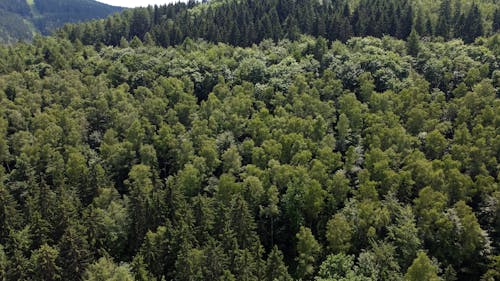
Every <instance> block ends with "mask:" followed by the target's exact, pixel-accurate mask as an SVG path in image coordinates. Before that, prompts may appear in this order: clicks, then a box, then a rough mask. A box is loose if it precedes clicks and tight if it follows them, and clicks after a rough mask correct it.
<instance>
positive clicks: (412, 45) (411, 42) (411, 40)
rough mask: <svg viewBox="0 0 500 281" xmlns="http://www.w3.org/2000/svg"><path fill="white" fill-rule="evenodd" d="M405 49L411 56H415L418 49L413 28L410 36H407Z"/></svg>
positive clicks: (417, 38) (416, 34) (417, 39)
mask: <svg viewBox="0 0 500 281" xmlns="http://www.w3.org/2000/svg"><path fill="white" fill-rule="evenodd" d="M406 49H407V50H408V54H409V55H410V56H413V57H416V56H417V55H418V53H419V51H420V43H419V37H418V33H417V31H416V30H415V29H412V30H411V33H410V36H408V40H407V42H406Z"/></svg>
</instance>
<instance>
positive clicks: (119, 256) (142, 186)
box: [0, 10, 500, 281]
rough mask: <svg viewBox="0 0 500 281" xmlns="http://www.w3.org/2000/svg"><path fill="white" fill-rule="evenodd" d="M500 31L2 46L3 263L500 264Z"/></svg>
mask: <svg viewBox="0 0 500 281" xmlns="http://www.w3.org/2000/svg"><path fill="white" fill-rule="evenodd" d="M144 11H145V10H144ZM499 40H500V38H499V36H498V35H496V36H493V37H490V38H481V39H478V40H476V42H475V43H474V44H464V43H463V42H462V41H461V40H453V41H449V42H446V43H442V42H441V43H440V42H431V41H429V42H427V41H422V40H420V39H419V37H418V34H417V32H412V35H411V36H410V38H409V39H408V41H407V42H405V41H402V40H398V39H395V38H391V37H383V38H373V37H365V38H359V37H356V38H352V39H349V40H347V41H346V43H341V42H340V41H335V42H333V43H329V42H328V41H327V40H325V39H323V38H321V37H319V38H317V39H315V38H312V37H307V36H301V37H299V38H298V40H296V41H288V40H281V41H279V42H273V41H272V40H264V41H263V42H262V43H260V44H258V45H254V46H252V47H251V48H241V47H231V46H229V45H226V44H223V43H219V44H212V43H207V42H205V41H201V40H197V41H193V40H191V39H187V40H185V41H184V42H183V44H181V45H179V46H177V47H175V48H174V47H169V48H161V47H157V46H154V44H155V41H154V40H144V41H145V42H141V40H139V39H138V38H137V37H136V38H134V39H133V40H131V42H127V41H125V40H124V39H122V40H121V41H122V42H121V47H103V46H100V45H99V44H97V45H96V46H85V45H82V44H81V43H80V42H75V43H71V42H70V41H68V40H66V39H61V38H55V37H48V38H36V39H35V40H34V42H33V44H17V45H15V46H10V47H0V104H1V106H0V163H1V164H2V165H1V166H0V177H1V181H0V280H269V281H271V280H292V278H293V279H302V280H480V279H482V280H495V279H496V280H498V277H499V276H500V253H499V249H500V248H499V247H500V233H499V229H500V191H499V170H500V166H499V158H500V134H499V130H500V99H499V98H498V97H499V92H498V89H499V88H498V87H499V86H500V71H499V67H498V66H499V65H498V64H499V60H498V58H499V54H500V43H499V42H500V41H499ZM408 54H412V56H410V55H408Z"/></svg>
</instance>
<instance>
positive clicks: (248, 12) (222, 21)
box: [61, 0, 500, 47]
mask: <svg viewBox="0 0 500 281" xmlns="http://www.w3.org/2000/svg"><path fill="white" fill-rule="evenodd" d="M495 1H496V0H481V1H472V3H470V2H471V1H463V0H439V1H428V0H427V1H416V0H359V1H348V0H321V1H319V0H212V1H208V2H207V3H200V2H196V1H193V0H191V1H189V2H188V3H177V4H171V5H163V6H154V7H153V6H150V7H148V8H137V9H132V10H127V11H125V12H124V13H121V14H117V15H114V16H112V17H109V18H107V19H105V20H97V21H94V22H89V23H86V24H85V25H81V24H78V25H68V26H66V27H65V28H64V30H63V31H61V36H63V37H65V38H69V39H70V40H72V41H76V40H79V41H81V42H83V43H84V44H99V43H104V44H105V45H114V46H118V45H120V39H121V38H122V37H123V38H125V39H127V40H131V39H132V38H133V37H135V36H137V37H138V38H139V39H141V40H146V39H147V40H152V41H154V42H156V43H157V44H159V45H161V46H164V47H166V46H171V45H177V44H180V43H182V42H183V41H184V39H185V38H187V37H189V38H204V39H206V40H208V41H210V42H225V43H230V44H232V45H237V46H251V45H252V44H254V43H259V42H261V41H262V40H263V39H268V38H271V39H274V40H275V41H277V40H279V39H283V38H288V39H290V40H296V39H297V38H298V36H299V34H310V35H313V36H322V37H324V38H326V39H328V40H340V41H342V42H345V41H346V40H347V39H349V38H351V37H353V36H376V37H382V36H383V35H390V36H393V37H396V38H400V39H406V38H407V36H408V35H409V34H410V32H411V29H412V26H413V27H414V28H415V29H416V31H417V32H418V33H419V34H420V35H421V36H427V37H431V36H439V37H441V38H444V39H450V38H462V39H463V40H464V41H465V42H473V41H474V39H475V38H477V37H479V36H482V35H487V36H489V35H492V34H494V33H495V32H498V31H499V30H500V29H499V25H500V18H499V16H500V15H499V13H500V10H499V9H500V8H499V7H498V2H495ZM205 2H206V1H205ZM436 4H438V6H436Z"/></svg>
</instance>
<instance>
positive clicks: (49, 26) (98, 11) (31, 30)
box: [0, 0, 122, 43]
mask: <svg viewBox="0 0 500 281" xmlns="http://www.w3.org/2000/svg"><path fill="white" fill-rule="evenodd" d="M121 10H122V9H121V8H119V7H113V6H109V5H106V4H103V3H100V2H97V1H93V0H2V1H0V43H13V42H17V41H19V40H31V39H32V38H33V35H34V34H36V33H41V34H45V35H47V34H49V33H51V32H52V31H54V30H55V29H56V28H59V27H61V26H63V25H64V24H65V23H68V22H79V21H84V20H90V19H96V18H104V17H106V16H108V15H110V14H112V13H115V12H119V11H121Z"/></svg>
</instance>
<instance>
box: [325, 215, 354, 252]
mask: <svg viewBox="0 0 500 281" xmlns="http://www.w3.org/2000/svg"><path fill="white" fill-rule="evenodd" d="M325 235H326V240H327V241H328V243H329V249H330V250H331V251H332V252H333V253H346V252H348V251H349V249H350V247H351V238H352V235H353V229H352V227H351V225H350V224H349V222H348V221H347V219H346V218H345V216H344V215H342V214H341V213H337V214H335V215H334V216H333V217H332V218H331V219H330V220H329V221H328V223H327V225H326V234H325Z"/></svg>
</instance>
